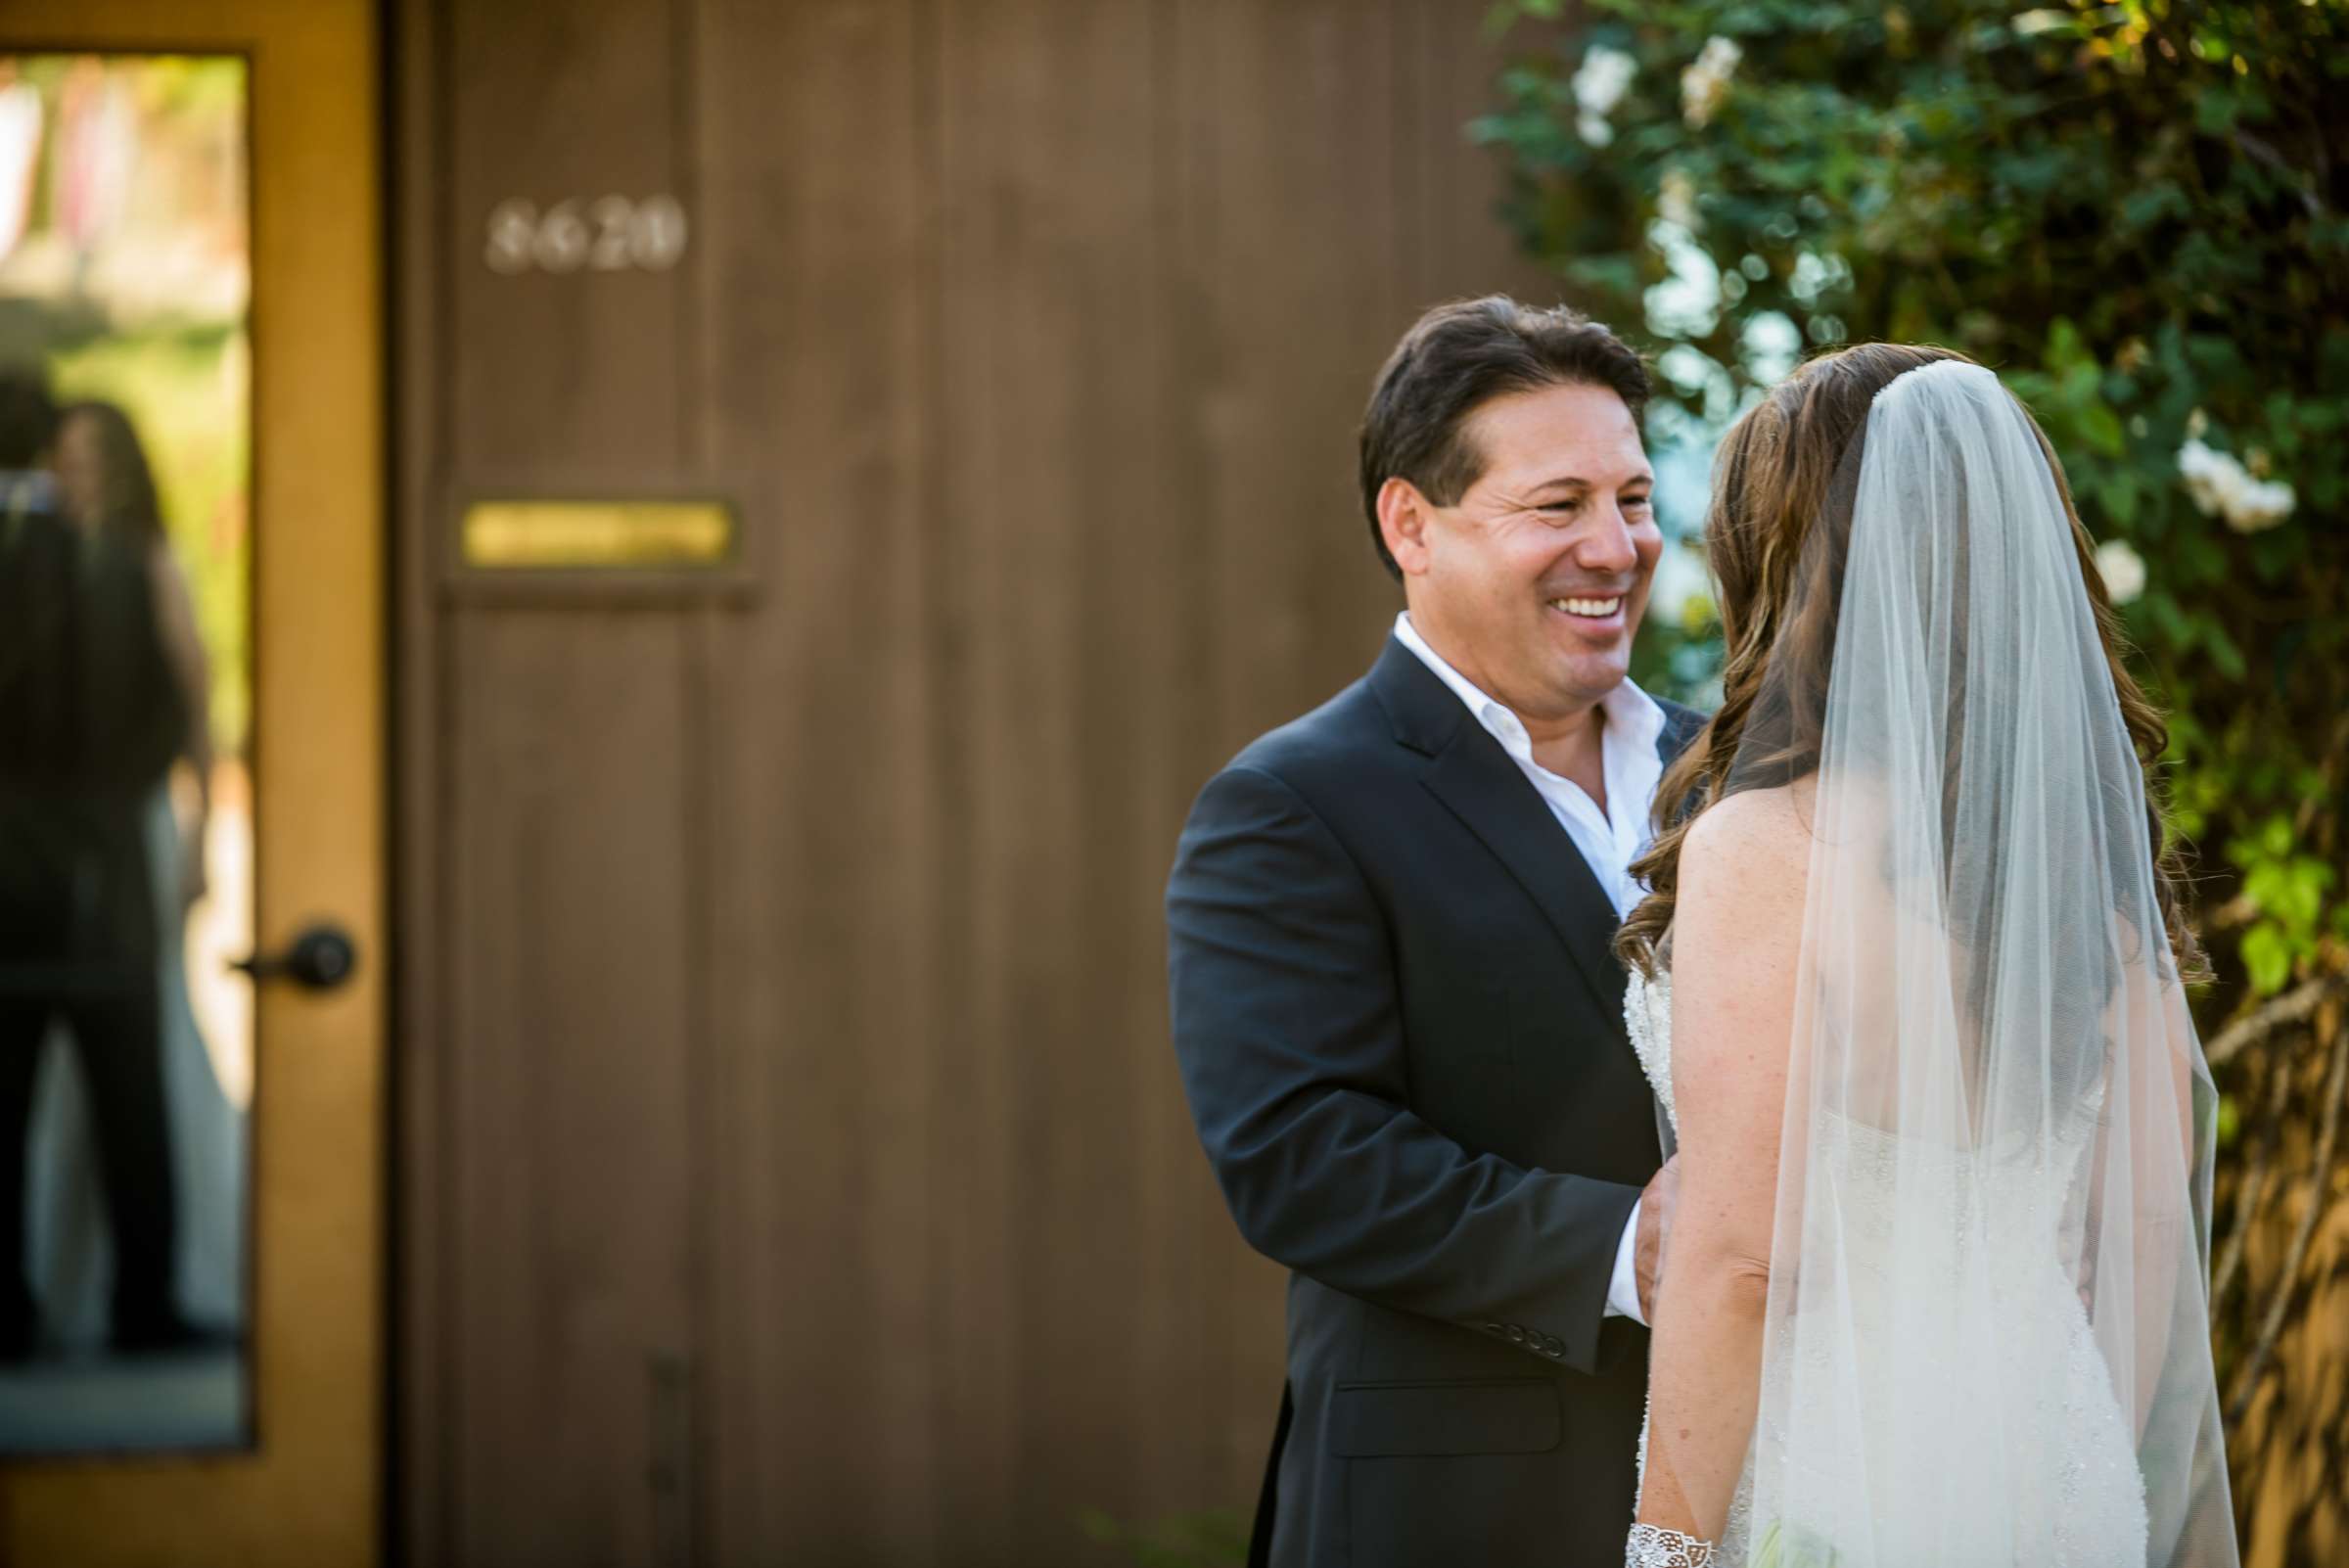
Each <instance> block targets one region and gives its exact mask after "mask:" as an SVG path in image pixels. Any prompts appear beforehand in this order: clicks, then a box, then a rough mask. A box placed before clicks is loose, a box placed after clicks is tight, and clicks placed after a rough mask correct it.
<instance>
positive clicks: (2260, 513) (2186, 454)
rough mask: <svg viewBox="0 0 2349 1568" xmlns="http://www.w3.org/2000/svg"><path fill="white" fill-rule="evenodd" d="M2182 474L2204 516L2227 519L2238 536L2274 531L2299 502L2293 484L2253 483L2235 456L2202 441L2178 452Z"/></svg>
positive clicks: (2191, 443) (2193, 442)
mask: <svg viewBox="0 0 2349 1568" xmlns="http://www.w3.org/2000/svg"><path fill="white" fill-rule="evenodd" d="M2178 473H2179V475H2180V477H2182V478H2183V479H2184V480H2185V481H2186V492H2187V494H2188V495H2190V496H2192V497H2193V500H2194V505H2195V507H2196V508H2198V509H2199V510H2200V511H2201V513H2202V515H2203V516H2205V517H2223V518H2225V519H2226V520H2227V526H2228V527H2229V528H2231V529H2233V530H2234V531H2235V532H2237V533H2257V532H2259V531H2260V530H2263V529H2272V528H2274V527H2275V526H2276V525H2277V524H2279V523H2280V522H2282V521H2283V520H2284V519H2285V518H2287V517H2290V516H2291V515H2292V507H2293V504H2294V503H2295V501H2296V499H2297V498H2296V497H2295V496H2294V495H2293V494H2292V487H2291V486H2290V485H2289V484H2284V483H2283V482H2282V481H2280V480H2270V481H2265V482H2262V481H2260V480H2256V479H2253V478H2252V477H2251V471H2250V470H2249V469H2247V468H2245V467H2243V465H2242V464H2241V463H2240V462H2238V461H2236V460H2235V458H2234V455H2233V454H2232V453H2229V452H2222V451H2218V450H2216V449H2214V448H2212V447H2210V446H2207V445H2205V444H2204V443H2203V442H2202V440H2201V438H2199V437H2196V438H2189V439H2188V441H2187V443H2186V444H2185V445H2184V446H2181V447H2179V448H2178Z"/></svg>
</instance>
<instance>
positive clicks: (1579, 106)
mask: <svg viewBox="0 0 2349 1568" xmlns="http://www.w3.org/2000/svg"><path fill="white" fill-rule="evenodd" d="M1638 69H1639V63H1638V62H1637V61H1635V60H1634V59H1633V58H1632V57H1631V56H1630V55H1627V54H1625V53H1624V52H1623V51H1622V50H1620V49H1610V48H1608V47H1607V46H1606V45H1605V44H1592V45H1591V46H1590V47H1589V50H1587V51H1585V53H1584V55H1583V66H1582V69H1580V70H1577V71H1576V72H1575V73H1574V80H1573V81H1572V83H1570V85H1571V86H1572V87H1573V88H1574V106H1575V109H1576V111H1577V113H1576V115H1575V116H1574V129H1575V133H1576V134H1577V135H1579V136H1581V137H1582V139H1583V140H1584V141H1586V142H1589V144H1590V145H1591V146H1592V147H1604V146H1606V145H1607V143H1609V142H1611V141H1613V140H1614V139H1615V127H1614V126H1613V125H1611V124H1609V123H1608V122H1607V116H1608V115H1612V114H1613V113H1615V106H1616V105H1617V104H1620V103H1622V102H1623V95H1624V94H1625V93H1627V92H1629V91H1630V90H1631V86H1632V77H1633V76H1634V75H1635V74H1636V73H1637V72H1638Z"/></svg>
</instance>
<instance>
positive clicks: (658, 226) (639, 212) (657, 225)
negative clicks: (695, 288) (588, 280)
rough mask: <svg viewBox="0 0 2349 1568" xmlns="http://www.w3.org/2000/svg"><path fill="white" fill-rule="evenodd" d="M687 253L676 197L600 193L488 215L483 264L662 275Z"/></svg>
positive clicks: (513, 205) (518, 203)
mask: <svg viewBox="0 0 2349 1568" xmlns="http://www.w3.org/2000/svg"><path fill="white" fill-rule="evenodd" d="M684 254H685V209H684V208H682V207H680V206H678V205H677V199H676V198H675V197H673V196H648V197H645V198H644V199H643V200H641V201H637V200H633V199H631V198H629V197H625V196H602V197H598V198H596V199H595V200H594V201H592V202H582V201H563V202H557V203H556V204H555V205H554V206H552V207H549V208H543V209H542V208H539V207H538V205H537V204H536V203H534V202H526V201H523V200H522V199H521V198H519V197H517V198H515V199H514V200H512V201H506V202H500V203H498V204H497V206H496V207H495V208H492V209H491V210H490V213H489V224H488V237H487V241H486V243H485V244H484V246H483V249H482V259H483V260H484V261H486V262H487V263H488V264H489V270H490V271H492V272H504V273H509V274H511V273H519V272H578V271H581V270H584V271H588V272H627V271H644V272H665V271H667V270H668V268H670V267H673V266H675V265H676V264H677V261H678V259H679V258H680V257H682V256H683V255H684Z"/></svg>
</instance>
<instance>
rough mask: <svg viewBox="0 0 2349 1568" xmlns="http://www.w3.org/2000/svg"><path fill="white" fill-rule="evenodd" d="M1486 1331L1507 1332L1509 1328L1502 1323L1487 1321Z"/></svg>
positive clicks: (1491, 1332)
mask: <svg viewBox="0 0 2349 1568" xmlns="http://www.w3.org/2000/svg"><path fill="white" fill-rule="evenodd" d="M1485 1332H1486V1333H1488V1334H1505V1333H1507V1332H1508V1328H1507V1327H1506V1326H1505V1325H1504V1324H1500V1323H1487V1324H1486V1325H1485Z"/></svg>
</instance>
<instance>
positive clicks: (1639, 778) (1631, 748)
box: [1395, 611, 1664, 1323]
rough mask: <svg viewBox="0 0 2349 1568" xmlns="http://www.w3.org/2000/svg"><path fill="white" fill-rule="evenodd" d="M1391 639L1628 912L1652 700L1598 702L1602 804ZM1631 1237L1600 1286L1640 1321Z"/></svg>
mask: <svg viewBox="0 0 2349 1568" xmlns="http://www.w3.org/2000/svg"><path fill="white" fill-rule="evenodd" d="M1395 640H1396V641H1397V642H1400V643H1402V644H1403V645H1404V646H1405V648H1408V649H1409V650H1410V651H1411V652H1412V653H1414V654H1416V655H1418V657H1419V661H1420V663H1422V664H1424V665H1426V666H1427V668H1428V669H1432V670H1434V671H1435V673H1436V678H1437V679H1439V680H1441V681H1443V682H1444V684H1445V685H1447V686H1449V687H1451V690H1452V693H1453V695H1455V696H1457V697H1458V698H1459V699H1460V701H1461V702H1463V703H1465V704H1466V705H1467V707H1468V712H1469V713H1470V714H1472V715H1475V718H1476V721H1477V722H1478V723H1479V724H1482V725H1483V726H1484V727H1485V730H1486V732H1487V733H1489V734H1490V735H1492V737H1493V738H1494V739H1495V740H1497V741H1498V742H1500V749H1501V750H1502V751H1504V752H1507V753H1508V754H1509V760H1510V761H1513V762H1515V763H1516V764H1517V767H1518V770H1519V771H1521V772H1523V773H1524V774H1525V776H1526V777H1527V779H1529V780H1531V781H1532V783H1533V786H1534V789H1535V790H1536V791H1537V792H1538V793H1539V794H1540V795H1541V797H1542V799H1543V803H1544V804H1546V805H1547V806H1548V807H1549V814H1550V815H1551V816H1553V817H1556V818H1557V821H1558V826H1560V827H1562V828H1564V829H1565V830H1566V836H1567V837H1568V838H1570V839H1572V840H1573V841H1574V847H1575V849H1576V850H1577V851H1579V852H1580V853H1581V854H1582V856H1583V862H1584V864H1586V865H1588V866H1589V868H1590V874H1591V875H1592V876H1594V877H1596V878H1597V879H1598V885H1599V887H1600V888H1601V889H1602V890H1603V891H1604V892H1605V893H1606V896H1607V899H1608V901H1609V902H1611V903H1612V904H1614V905H1615V913H1616V915H1617V917H1618V918H1621V917H1622V916H1624V915H1628V914H1630V913H1631V912H1632V906H1633V905H1634V904H1636V903H1637V902H1638V901H1639V899H1641V897H1642V896H1643V895H1644V894H1645V892H1646V890H1645V889H1643V888H1641V887H1640V886H1639V884H1638V883H1637V882H1636V881H1635V880H1633V877H1632V862H1633V861H1634V860H1636V859H1638V858H1639V856H1640V855H1641V854H1642V853H1645V852H1646V850H1647V846H1648V841H1649V840H1650V839H1651V838H1653V837H1654V834H1653V832H1652V831H1651V829H1650V827H1649V822H1650V820H1651V817H1652V813H1653V811H1654V809H1655V802H1656V785H1657V784H1658V783H1659V782H1661V781H1662V779H1663V777H1664V760H1663V758H1662V757H1660V756H1658V755H1657V752H1656V742H1657V741H1658V740H1659V739H1661V738H1662V736H1663V733H1664V710H1663V709H1661V708H1659V707H1657V706H1656V703H1655V699H1653V698H1652V697H1650V696H1648V694H1647V693H1645V692H1643V691H1641V690H1640V689H1639V688H1638V687H1637V686H1635V685H1633V684H1632V683H1631V682H1630V681H1629V680H1626V681H1624V682H1623V683H1622V684H1620V685H1618V686H1617V687H1616V688H1615V689H1614V690H1613V691H1611V692H1609V693H1607V695H1606V696H1605V697H1604V698H1602V699H1600V701H1599V705H1598V706H1599V712H1600V714H1601V715H1603V716H1604V720H1605V726H1604V728H1602V729H1601V730H1600V732H1599V758H1600V767H1601V769H1602V776H1603V777H1604V778H1605V779H1606V783H1607V805H1606V808H1605V809H1604V810H1601V809H1600V808H1599V805H1598V803H1597V802H1596V801H1594V800H1592V799H1590V797H1589V794H1588V793H1587V792H1586V791H1585V790H1584V789H1583V787H1582V786H1581V785H1580V784H1577V783H1575V782H1574V780H1572V779H1570V778H1563V777H1560V776H1559V775H1558V774H1556V773H1553V772H1551V771H1550V770H1549V769H1548V768H1546V767H1543V765H1542V764H1541V763H1540V762H1537V761H1534V742H1533V737H1532V736H1531V735H1529V734H1528V733H1527V732H1526V728H1525V724H1524V722H1523V720H1521V719H1519V718H1518V716H1517V715H1515V714H1513V713H1511V712H1509V710H1508V709H1507V708H1505V707H1503V706H1502V705H1501V704H1500V703H1498V702H1497V701H1496V700H1495V699H1494V698H1493V697H1491V696H1489V695H1488V694H1487V693H1485V692H1484V691H1483V690H1481V689H1480V688H1479V687H1478V686H1477V685H1476V684H1475V682H1473V681H1471V680H1470V679H1469V678H1468V677H1467V676H1465V675H1463V674H1461V673H1460V672H1459V671H1458V670H1456V669H1452V668H1451V666H1450V665H1448V664H1446V663H1445V662H1444V658H1443V656H1442V655H1441V654H1439V653H1437V652H1436V651H1435V650H1434V649H1433V648H1430V647H1429V646H1428V645H1427V642H1426V640H1425V639H1424V638H1422V637H1421V636H1420V635H1419V628H1418V627H1416V626H1414V625H1412V624H1411V617H1410V613H1409V612H1408V611H1405V613H1404V614H1402V615H1400V616H1398V617H1396V618H1395ZM1638 1235H1639V1211H1638V1210H1637V1209H1634V1210H1633V1211H1632V1218H1631V1219H1630V1221H1629V1222H1626V1223H1625V1225H1624V1227H1623V1239H1622V1240H1621V1241H1619V1242H1618V1243H1616V1247H1615V1273H1614V1277H1613V1278H1612V1279H1611V1280H1610V1281H1609V1283H1608V1285H1607V1315H1608V1316H1610V1317H1629V1318H1631V1319H1632V1320H1633V1321H1634V1322H1637V1323H1644V1322H1646V1321H1647V1319H1646V1317H1644V1316H1643V1315H1641V1314H1640V1311H1639V1275H1638V1269H1637V1267H1636V1265H1635V1261H1634V1251H1635V1245H1636V1242H1637V1239H1638Z"/></svg>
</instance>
